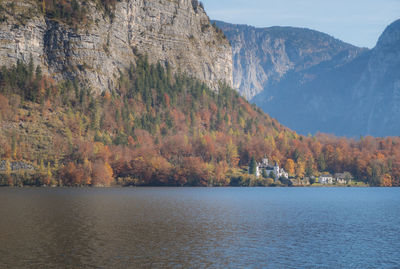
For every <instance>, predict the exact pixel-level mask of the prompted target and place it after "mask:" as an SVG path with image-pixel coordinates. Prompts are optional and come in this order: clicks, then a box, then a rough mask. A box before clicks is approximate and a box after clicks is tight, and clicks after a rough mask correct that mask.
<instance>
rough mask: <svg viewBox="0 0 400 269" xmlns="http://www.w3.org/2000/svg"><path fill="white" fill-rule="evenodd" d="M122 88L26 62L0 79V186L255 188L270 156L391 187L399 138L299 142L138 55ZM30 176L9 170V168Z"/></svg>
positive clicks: (397, 173) (291, 167)
mask: <svg viewBox="0 0 400 269" xmlns="http://www.w3.org/2000/svg"><path fill="white" fill-rule="evenodd" d="M118 84H119V86H118V87H117V88H116V89H115V90H113V91H111V92H103V93H102V94H101V95H96V94H94V93H92V92H91V90H90V89H89V88H87V87H84V86H82V85H81V84H80V83H79V81H76V80H74V79H71V80H68V81H63V82H58V83H56V82H55V81H53V80H52V79H51V78H49V77H47V76H45V75H43V74H42V71H41V68H40V67H39V66H34V65H33V63H32V62H30V63H29V64H23V63H21V62H18V63H17V64H16V66H14V67H11V68H6V67H3V68H2V69H1V71H0V124H1V126H2V128H1V130H0V159H1V160H3V162H4V161H5V169H3V171H2V172H1V171H0V185H68V186H83V185H94V186H96V185H97V186H99V185H100V186H103V185H105V186H108V185H110V184H115V183H117V184H121V185H168V186H188V185H190V186H210V185H213V186H227V185H244V186H249V185H250V186H258V185H271V184H276V183H274V182H273V180H271V179H268V178H260V179H256V178H255V177H254V176H251V175H248V172H247V166H248V165H249V163H250V161H251V160H252V159H253V158H254V159H255V160H258V161H260V160H261V158H262V157H264V156H268V157H269V158H270V160H271V161H274V162H277V163H279V164H280V165H281V166H283V167H284V168H285V169H286V170H287V171H288V172H289V174H290V176H291V177H293V178H299V179H301V178H305V177H311V176H319V175H320V174H321V173H324V172H329V173H336V172H344V171H348V172H350V173H351V174H352V175H353V176H354V177H355V179H356V180H359V181H363V182H365V183H368V184H370V185H382V186H398V185H399V179H400V162H399V160H400V158H399V157H400V138H398V137H389V138H373V137H365V138H360V139H359V140H357V141H356V140H352V139H346V138H339V137H334V136H329V135H324V134H318V135H316V136H308V137H305V136H299V135H297V134H296V133H295V132H293V131H291V130H289V129H287V128H285V127H283V126H282V125H280V124H279V123H278V122H277V121H276V120H274V119H272V118H270V117H269V116H268V115H266V114H264V113H263V112H262V111H261V110H260V109H259V108H257V107H255V106H254V105H250V104H249V103H248V102H247V101H246V100H245V99H243V98H242V97H240V96H239V95H238V93H236V92H235V91H234V90H232V89H231V88H229V87H228V86H226V85H223V84H221V85H220V90H219V92H218V93H216V92H214V91H212V90H210V89H209V88H208V87H207V86H206V85H205V84H203V83H201V82H200V81H198V80H196V79H193V78H190V77H188V76H186V75H184V74H175V75H173V74H172V72H171V70H170V68H169V67H168V65H166V66H162V65H161V64H150V63H149V62H148V60H147V57H146V56H138V57H137V59H135V61H134V62H133V63H132V64H131V66H130V68H129V69H128V70H126V72H123V73H121V74H120V78H119V83H118ZM16 161H19V162H21V163H28V164H32V165H33V166H34V167H35V170H34V171H29V170H23V169H22V170H16V171H13V169H11V165H10V164H12V163H13V162H16Z"/></svg>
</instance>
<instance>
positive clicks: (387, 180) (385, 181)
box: [381, 174, 392, 187]
mask: <svg viewBox="0 0 400 269" xmlns="http://www.w3.org/2000/svg"><path fill="white" fill-rule="evenodd" d="M381 186H382V187H392V176H391V175H389V174H385V175H384V176H383V178H382V183H381Z"/></svg>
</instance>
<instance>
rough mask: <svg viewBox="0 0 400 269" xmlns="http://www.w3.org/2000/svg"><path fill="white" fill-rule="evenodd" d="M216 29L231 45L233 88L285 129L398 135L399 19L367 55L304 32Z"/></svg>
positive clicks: (233, 27)
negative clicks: (280, 123) (283, 125)
mask: <svg viewBox="0 0 400 269" xmlns="http://www.w3.org/2000/svg"><path fill="white" fill-rule="evenodd" d="M216 24H217V26H218V27H220V28H221V29H222V30H223V31H224V33H225V35H226V36H227V38H228V39H229V40H230V42H231V45H232V52H233V65H234V86H235V87H236V88H238V89H239V91H240V93H241V94H242V95H243V96H245V97H246V98H248V99H249V100H251V101H252V102H254V103H256V104H257V105H258V106H260V107H261V108H262V109H263V110H264V111H265V112H266V113H269V114H270V115H271V116H273V117H275V118H277V119H278V120H279V121H280V122H282V123H283V124H285V125H286V126H288V127H289V128H292V129H294V130H296V131H297V132H299V133H302V134H307V133H317V132H327V133H334V134H336V135H344V136H353V137H358V136H360V135H373V136H397V135H399V133H400V126H398V124H396V122H397V119H398V118H399V116H400V90H399V89H400V46H399V43H400V21H396V22H394V23H393V24H391V25H390V26H389V27H388V28H387V29H386V30H385V32H384V33H383V34H382V36H381V37H380V39H379V41H378V44H377V46H376V47H375V48H374V49H372V50H368V49H365V48H358V47H355V46H352V45H350V44H347V43H344V42H342V41H340V40H337V39H335V38H333V37H331V36H329V35H326V34H323V33H320V32H317V31H313V30H309V29H301V28H292V27H270V28H255V27H251V26H245V25H232V24H227V23H223V22H216Z"/></svg>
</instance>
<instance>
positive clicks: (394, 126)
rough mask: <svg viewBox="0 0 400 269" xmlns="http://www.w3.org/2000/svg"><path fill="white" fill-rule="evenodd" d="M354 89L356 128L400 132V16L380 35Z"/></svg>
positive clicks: (379, 133)
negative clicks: (399, 18)
mask: <svg viewBox="0 0 400 269" xmlns="http://www.w3.org/2000/svg"><path fill="white" fill-rule="evenodd" d="M353 91H354V93H353V100H354V103H355V109H354V111H353V114H354V115H355V116H354V118H353V122H352V125H353V126H354V130H355V131H357V130H362V133H364V134H370V135H374V136H389V135H392V136H393V135H396V136H398V135H400V125H399V118H400V20H398V21H395V22H393V23H392V24H391V25H389V26H388V27H387V28H386V30H385V31H384V32H383V34H382V35H381V37H380V38H379V40H378V43H377V45H376V47H375V48H374V49H373V50H372V51H371V56H370V58H369V61H368V64H367V65H366V68H365V69H364V70H363V73H362V76H361V79H360V80H359V81H358V83H357V85H355V87H354V90H353Z"/></svg>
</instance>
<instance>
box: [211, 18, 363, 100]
mask: <svg viewBox="0 0 400 269" xmlns="http://www.w3.org/2000/svg"><path fill="white" fill-rule="evenodd" d="M215 23H216V25H217V26H218V27H219V28H221V29H222V30H223V31H224V33H225V35H226V36H227V38H228V39H229V40H230V42H231V45H232V52H233V64H234V72H233V77H234V87H236V88H238V89H239V91H240V93H241V94H242V95H243V96H245V97H246V98H247V99H251V98H253V97H254V96H255V95H257V94H258V93H260V92H262V91H268V90H270V89H273V88H274V86H275V85H276V84H277V83H279V82H281V81H283V80H286V79H287V78H290V77H291V76H290V75H293V74H298V73H300V72H303V77H302V78H301V83H305V82H307V81H310V80H311V79H312V78H313V74H308V73H307V72H304V71H305V70H309V69H310V68H312V67H315V66H316V65H319V64H321V63H323V62H327V61H331V60H333V61H334V62H333V65H334V66H338V65H343V64H344V63H348V62H350V61H352V60H353V59H354V58H355V57H357V56H358V55H360V54H362V52H364V51H365V49H360V48H357V47H354V46H352V45H350V44H347V43H344V42H342V41H340V40H337V39H335V38H333V37H331V36H329V35H327V34H324V33H321V32H317V31H313V30H309V29H303V28H294V27H270V28H255V27H252V26H247V25H233V24H228V23H224V22H220V21H215ZM326 67H327V66H326V65H324V66H323V68H326Z"/></svg>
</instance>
